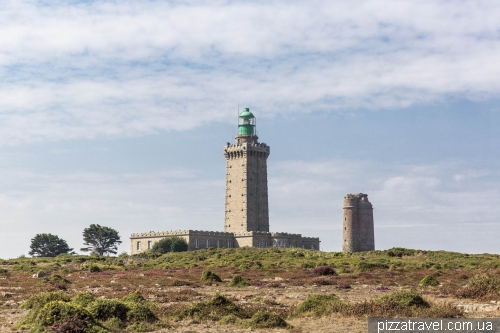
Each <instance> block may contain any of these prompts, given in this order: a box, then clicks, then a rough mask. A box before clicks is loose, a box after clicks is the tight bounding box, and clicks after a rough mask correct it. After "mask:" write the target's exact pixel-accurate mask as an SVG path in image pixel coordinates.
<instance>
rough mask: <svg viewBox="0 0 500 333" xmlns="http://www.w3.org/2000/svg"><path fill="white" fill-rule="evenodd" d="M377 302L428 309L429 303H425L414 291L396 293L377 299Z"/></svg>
mask: <svg viewBox="0 0 500 333" xmlns="http://www.w3.org/2000/svg"><path fill="white" fill-rule="evenodd" d="M379 301H394V302H396V303H398V304H401V305H402V306H405V307H410V306H415V307H424V308H428V307H429V303H427V302H426V301H425V300H424V299H423V298H422V296H420V294H419V293H418V291H416V290H415V289H411V290H403V291H397V292H394V293H392V294H389V295H385V296H382V297H381V298H379Z"/></svg>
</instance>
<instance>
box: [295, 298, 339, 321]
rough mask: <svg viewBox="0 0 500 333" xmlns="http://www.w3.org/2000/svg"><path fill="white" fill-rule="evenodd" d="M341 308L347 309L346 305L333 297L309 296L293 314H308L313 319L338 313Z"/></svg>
mask: <svg viewBox="0 0 500 333" xmlns="http://www.w3.org/2000/svg"><path fill="white" fill-rule="evenodd" d="M343 307H347V303H345V302H343V301H341V300H340V299H339V298H338V297H337V296H335V295H323V294H321V295H309V296H308V297H307V298H306V300H305V301H304V302H302V303H301V304H300V305H299V306H298V307H297V309H296V310H295V314H296V315H300V314H310V315H313V316H315V317H321V316H325V315H329V314H331V313H333V312H339V311H340V309H341V308H343Z"/></svg>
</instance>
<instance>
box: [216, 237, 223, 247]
mask: <svg viewBox="0 0 500 333" xmlns="http://www.w3.org/2000/svg"><path fill="white" fill-rule="evenodd" d="M221 243H222V241H221V240H220V239H218V240H217V248H218V249H220V247H221Z"/></svg>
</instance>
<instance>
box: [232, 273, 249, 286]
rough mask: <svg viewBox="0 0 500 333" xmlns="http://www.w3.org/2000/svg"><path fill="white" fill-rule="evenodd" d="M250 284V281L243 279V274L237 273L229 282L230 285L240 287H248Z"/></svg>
mask: <svg viewBox="0 0 500 333" xmlns="http://www.w3.org/2000/svg"><path fill="white" fill-rule="evenodd" d="M249 285H250V283H248V281H246V280H245V279H243V278H242V277H241V275H235V276H234V277H233V278H232V279H231V282H229V284H228V285H227V286H228V287H238V288H242V287H248V286H249Z"/></svg>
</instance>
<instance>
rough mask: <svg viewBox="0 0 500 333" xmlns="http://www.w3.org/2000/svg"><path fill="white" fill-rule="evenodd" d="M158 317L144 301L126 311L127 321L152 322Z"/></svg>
mask: <svg viewBox="0 0 500 333" xmlns="http://www.w3.org/2000/svg"><path fill="white" fill-rule="evenodd" d="M157 320H158V317H156V315H155V314H154V313H153V311H151V309H150V308H149V307H148V306H147V305H145V304H144V303H139V304H137V305H136V306H135V307H133V308H132V309H130V310H129V311H128V312H127V321H129V322H131V323H143V322H147V323H154V322H156V321H157Z"/></svg>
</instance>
